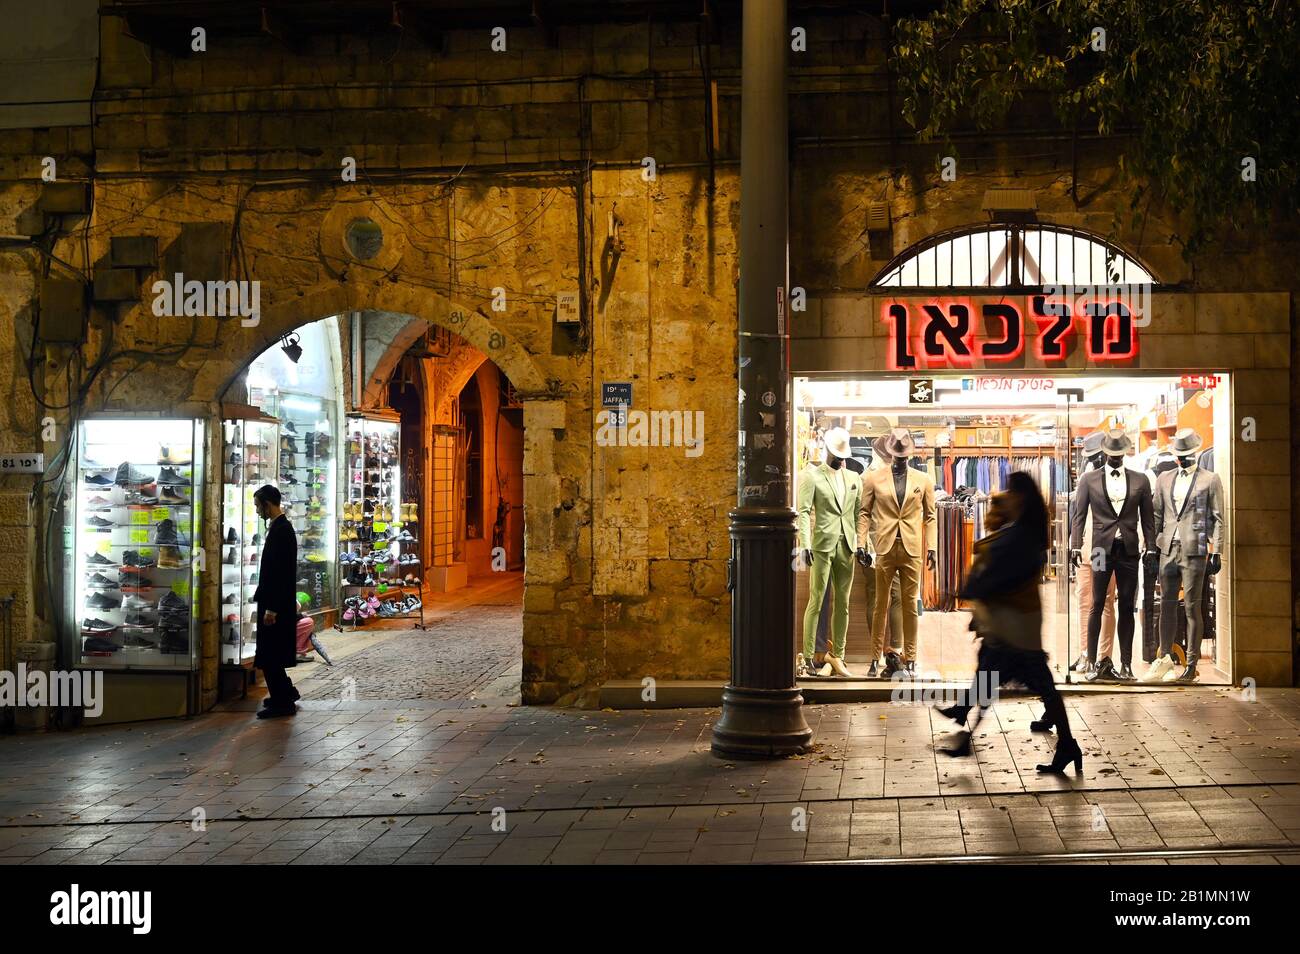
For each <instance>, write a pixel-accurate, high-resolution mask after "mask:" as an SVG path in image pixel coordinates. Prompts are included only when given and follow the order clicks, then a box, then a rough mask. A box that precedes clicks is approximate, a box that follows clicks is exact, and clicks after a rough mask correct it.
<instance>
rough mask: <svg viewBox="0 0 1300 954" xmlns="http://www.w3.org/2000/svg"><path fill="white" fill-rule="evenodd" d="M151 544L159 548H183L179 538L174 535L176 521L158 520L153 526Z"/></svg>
mask: <svg viewBox="0 0 1300 954" xmlns="http://www.w3.org/2000/svg"><path fill="white" fill-rule="evenodd" d="M153 542H154V543H156V544H158V545H159V546H164V545H166V546H172V547H178V546H183V544H182V542H181V538H180V536H179V535H178V534H177V533H176V521H175V520H173V519H171V518H170V517H167V518H165V519H163V520H159V521H158V523H157V524H156V525H155V526H154V539H153Z"/></svg>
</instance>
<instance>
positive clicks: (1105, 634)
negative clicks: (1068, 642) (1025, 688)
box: [1070, 431, 1115, 678]
mask: <svg viewBox="0 0 1300 954" xmlns="http://www.w3.org/2000/svg"><path fill="white" fill-rule="evenodd" d="M1105 439H1106V435H1105V433H1104V432H1102V431H1093V432H1092V433H1091V434H1089V435H1087V436H1086V437H1085V438H1084V439H1083V457H1084V467H1083V471H1084V473H1087V472H1088V471H1090V470H1098V469H1099V468H1100V467H1101V465H1102V464H1103V463H1105V460H1106V455H1105V454H1104V453H1103V452H1102V449H1101V443H1102V441H1103V440H1105ZM1083 538H1084V539H1085V540H1090V539H1092V514H1091V513H1088V514H1087V515H1086V516H1085V517H1084V523H1083ZM1076 588H1077V599H1078V611H1079V632H1080V633H1083V634H1086V633H1087V632H1088V619H1089V617H1090V616H1091V615H1092V561H1091V560H1084V561H1082V562H1081V563H1080V564H1079V566H1078V578H1077V584H1076ZM1114 648H1115V578H1114V577H1111V580H1110V586H1109V587H1108V588H1107V590H1106V602H1105V603H1104V604H1103V605H1102V614H1101V639H1100V641H1099V643H1098V647H1097V660H1098V662H1097V663H1092V662H1091V661H1090V660H1089V658H1088V649H1087V644H1086V643H1085V644H1084V645H1083V646H1081V647H1080V648H1079V658H1078V659H1076V660H1075V661H1074V662H1073V663H1071V664H1070V670H1071V672H1077V673H1078V674H1079V675H1080V676H1081V677H1084V678H1086V677H1087V676H1088V675H1089V674H1091V673H1093V672H1096V671H1097V668H1098V665H1099V664H1101V665H1103V666H1104V667H1105V669H1109V670H1111V671H1112V672H1113V669H1114V666H1113V664H1112V663H1111V659H1112V658H1113V657H1112V655H1111V654H1112V653H1113V652H1114Z"/></svg>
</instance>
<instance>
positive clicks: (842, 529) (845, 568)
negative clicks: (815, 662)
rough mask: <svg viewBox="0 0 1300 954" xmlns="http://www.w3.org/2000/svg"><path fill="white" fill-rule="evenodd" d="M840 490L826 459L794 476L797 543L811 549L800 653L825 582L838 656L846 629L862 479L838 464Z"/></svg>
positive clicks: (809, 652)
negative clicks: (829, 593) (829, 590)
mask: <svg viewBox="0 0 1300 954" xmlns="http://www.w3.org/2000/svg"><path fill="white" fill-rule="evenodd" d="M840 473H842V474H843V475H844V490H843V492H841V491H840V490H839V489H838V488H837V486H836V481H835V471H834V470H833V469H832V468H831V467H829V466H827V465H826V464H819V465H816V466H809V467H808V468H807V469H806V470H804V472H803V473H802V474H801V475H800V476H799V501H798V508H797V509H798V513H799V518H798V527H799V547H800V549H803V550H811V551H812V552H813V564H812V571H811V572H810V574H809V577H808V606H807V608H806V609H805V610H804V613H803V654H804V658H805V659H812V658H813V652H814V649H815V648H816V640H817V616H818V614H819V613H821V608H822V599H823V598H824V597H825V596H826V584H827V583H828V582H829V583H831V584H832V586H833V591H832V597H831V652H832V653H833V654H834V655H836V656H838V657H839V658H841V659H843V658H844V641H845V638H846V637H847V636H848V632H849V593H850V592H851V591H852V589H853V554H854V551H855V550H857V548H858V509H859V507H860V505H861V500H862V479H861V478H860V477H859V476H858V475H857V474H855V473H853V471H851V470H849V469H848V468H847V467H841V470H840Z"/></svg>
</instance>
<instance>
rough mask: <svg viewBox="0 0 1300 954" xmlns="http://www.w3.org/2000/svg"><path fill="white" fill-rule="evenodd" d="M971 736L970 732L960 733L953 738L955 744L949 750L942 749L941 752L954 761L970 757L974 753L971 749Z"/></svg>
mask: <svg viewBox="0 0 1300 954" xmlns="http://www.w3.org/2000/svg"><path fill="white" fill-rule="evenodd" d="M970 736H971V734H970V733H969V732H958V733H957V734H956V735H955V736H953V744H952V745H951V746H949V747H948V748H941V749H939V751H940V752H942V753H943V754H944V755H947V756H949V757H950V758H954V759H956V758H962V757H963V756H966V755H970V754H971V752H972V751H973V749H972V748H971V743H970Z"/></svg>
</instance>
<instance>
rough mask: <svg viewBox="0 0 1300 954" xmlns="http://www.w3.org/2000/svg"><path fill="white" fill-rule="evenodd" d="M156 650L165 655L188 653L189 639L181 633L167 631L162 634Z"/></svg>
mask: <svg viewBox="0 0 1300 954" xmlns="http://www.w3.org/2000/svg"><path fill="white" fill-rule="evenodd" d="M158 648H159V649H160V650H161V651H162V652H165V653H170V654H173V655H179V654H183V653H188V652H189V651H190V638H189V636H188V635H186V634H185V633H184V632H183V631H177V630H167V631H166V632H164V633H163V634H162V642H161V643H160V644H159V646H158Z"/></svg>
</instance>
